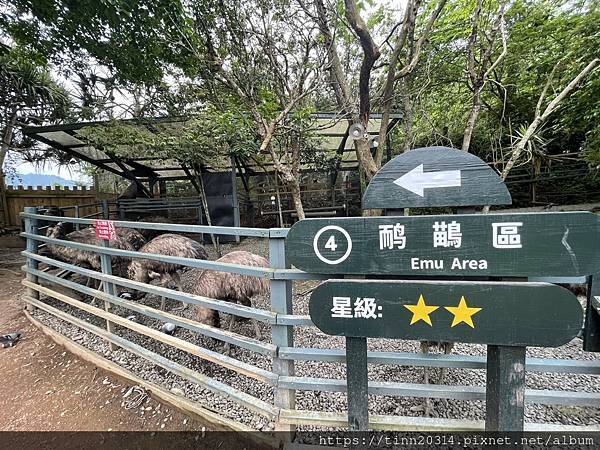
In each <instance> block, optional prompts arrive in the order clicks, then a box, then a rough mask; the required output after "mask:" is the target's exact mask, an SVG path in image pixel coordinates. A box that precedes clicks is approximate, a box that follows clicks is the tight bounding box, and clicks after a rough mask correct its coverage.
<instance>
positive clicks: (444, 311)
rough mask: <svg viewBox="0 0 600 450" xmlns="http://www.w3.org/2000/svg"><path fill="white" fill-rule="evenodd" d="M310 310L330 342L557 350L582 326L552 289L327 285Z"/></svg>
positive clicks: (570, 299)
mask: <svg viewBox="0 0 600 450" xmlns="http://www.w3.org/2000/svg"><path fill="white" fill-rule="evenodd" d="M309 309H310V317H311V319H312V321H313V322H314V324H315V325H316V326H317V328H319V329H320V330H321V331H323V332H324V333H326V334H330V335H336V336H346V337H377V338H393V339H409V340H432V341H448V342H468V343H477V344H490V345H506V346H528V345H533V346H539V347H558V346H560V345H563V344H565V343H567V342H569V341H570V340H571V339H573V338H574V337H575V336H576V335H577V333H578V332H579V331H580V330H581V325H582V321H583V310H582V308H581V305H580V304H579V302H578V300H577V298H576V297H575V296H574V295H573V294H571V293H570V292H569V291H568V290H566V289H564V288H562V287H560V286H557V285H554V284H549V283H515V282H512V283H511V282H469V281H457V282H454V281H383V280H343V281H342V280H330V281H326V282H324V283H323V284H321V285H320V286H319V287H317V289H315V290H314V291H313V293H312V295H311V298H310V308H309Z"/></svg>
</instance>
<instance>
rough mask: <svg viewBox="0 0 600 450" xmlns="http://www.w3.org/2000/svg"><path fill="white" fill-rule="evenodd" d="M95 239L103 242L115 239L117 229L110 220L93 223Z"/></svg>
mask: <svg viewBox="0 0 600 450" xmlns="http://www.w3.org/2000/svg"><path fill="white" fill-rule="evenodd" d="M94 227H95V229H96V237H97V238H99V239H103V240H105V241H113V240H115V239H117V229H116V228H115V223H114V222H113V221H112V220H96V221H95V223H94Z"/></svg>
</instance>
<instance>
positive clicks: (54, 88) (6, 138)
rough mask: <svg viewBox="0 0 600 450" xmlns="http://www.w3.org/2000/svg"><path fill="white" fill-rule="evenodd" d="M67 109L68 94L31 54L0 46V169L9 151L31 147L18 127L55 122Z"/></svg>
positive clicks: (19, 49)
mask: <svg viewBox="0 0 600 450" xmlns="http://www.w3.org/2000/svg"><path fill="white" fill-rule="evenodd" d="M69 108H70V101H69V94H68V92H67V91H66V89H65V88H63V87H62V86H61V85H59V84H58V83H57V82H55V81H54V80H53V79H52V78H51V76H50V73H49V71H48V69H47V67H46V66H45V65H43V64H41V63H39V61H38V60H37V59H36V57H35V55H33V54H31V53H29V52H26V51H24V50H23V49H21V48H19V47H9V46H7V45H4V44H0V138H1V139H2V147H1V150H0V168H1V167H2V165H3V163H4V159H5V158H6V154H7V153H8V151H9V150H21V151H23V152H26V151H27V149H30V148H31V143H30V142H28V141H27V140H26V139H25V138H24V137H23V136H22V135H21V133H19V132H18V127H19V126H25V125H41V124H43V123H48V122H56V121H59V120H61V119H63V118H65V117H66V116H67V115H68V112H69Z"/></svg>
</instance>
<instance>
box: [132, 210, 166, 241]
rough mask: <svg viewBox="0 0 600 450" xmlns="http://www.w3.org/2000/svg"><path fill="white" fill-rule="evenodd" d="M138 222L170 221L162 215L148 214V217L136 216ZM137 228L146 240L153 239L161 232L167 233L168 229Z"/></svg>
mask: <svg viewBox="0 0 600 450" xmlns="http://www.w3.org/2000/svg"><path fill="white" fill-rule="evenodd" d="M138 222H149V223H171V222H172V221H171V220H170V219H167V218H166V217H163V216H148V217H142V218H138ZM138 230H139V232H140V234H141V235H142V236H144V238H145V239H146V241H151V240H152V239H154V238H155V237H157V236H160V235H161V234H165V233H169V232H168V231H162V230H149V229H142V228H139V229H138Z"/></svg>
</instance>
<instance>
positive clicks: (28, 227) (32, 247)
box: [23, 206, 40, 312]
mask: <svg viewBox="0 0 600 450" xmlns="http://www.w3.org/2000/svg"><path fill="white" fill-rule="evenodd" d="M23 211H24V212H25V213H28V214H37V212H38V211H37V208H36V207H35V206H26V207H25V208H24V209H23ZM25 233H30V234H38V220H37V219H31V218H29V217H25ZM38 246H39V243H38V241H36V240H35V239H32V238H27V246H26V249H27V251H28V252H30V253H36V254H37V252H38ZM27 267H28V268H29V269H36V270H37V268H38V262H37V261H36V260H35V259H32V258H29V257H28V258H27ZM26 278H27V281H30V282H32V283H35V284H37V282H38V277H37V276H36V275H33V274H31V273H27V275H26ZM27 295H28V296H29V297H32V298H34V299H36V300H38V299H39V298H40V293H39V292H38V291H36V290H35V289H31V288H27ZM34 310H35V307H34V306H33V305H30V304H29V303H28V304H27V311H29V312H32V311H34Z"/></svg>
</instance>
